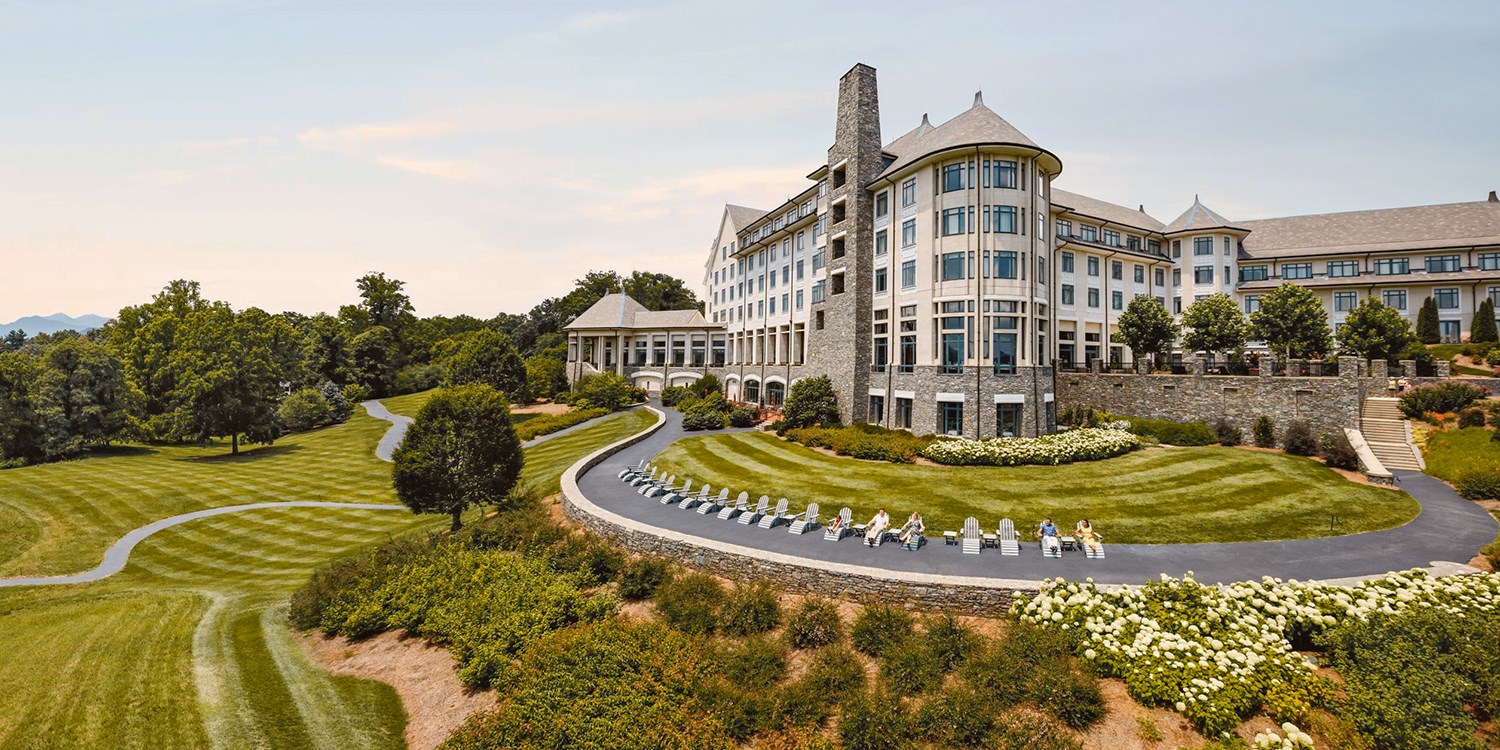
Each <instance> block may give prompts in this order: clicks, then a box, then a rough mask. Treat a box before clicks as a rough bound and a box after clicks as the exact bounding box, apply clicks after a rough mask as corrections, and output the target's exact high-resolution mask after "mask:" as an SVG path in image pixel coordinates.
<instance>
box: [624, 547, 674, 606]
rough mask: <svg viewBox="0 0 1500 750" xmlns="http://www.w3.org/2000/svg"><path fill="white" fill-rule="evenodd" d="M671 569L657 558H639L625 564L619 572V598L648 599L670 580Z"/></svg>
mask: <svg viewBox="0 0 1500 750" xmlns="http://www.w3.org/2000/svg"><path fill="white" fill-rule="evenodd" d="M671 578H672V569H671V568H670V567H668V566H667V561H666V560H663V559H661V558H659V557H641V558H637V559H635V560H631V561H630V562H627V563H625V567H624V568H623V569H622V570H621V571H620V596H621V597H622V598H625V599H631V600H640V599H650V598H651V597H652V595H654V594H655V593H656V590H657V589H659V588H661V586H662V584H664V583H666V582H667V581H669V580H671Z"/></svg>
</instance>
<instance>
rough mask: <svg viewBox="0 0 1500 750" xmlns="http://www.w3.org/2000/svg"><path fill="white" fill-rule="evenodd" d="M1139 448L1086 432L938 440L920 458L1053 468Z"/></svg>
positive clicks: (1118, 434) (1131, 438) (1116, 434)
mask: <svg viewBox="0 0 1500 750" xmlns="http://www.w3.org/2000/svg"><path fill="white" fill-rule="evenodd" d="M1140 444H1141V441H1140V438H1137V437H1136V436H1135V435H1132V434H1130V433H1128V432H1124V431H1121V430H1114V429H1098V428H1086V429H1081V430H1068V431H1067V432H1058V433H1054V434H1051V435H1043V436H1041V437H1034V438H1007V437H1002V438H993V439H990V440H939V441H937V442H935V443H933V444H932V445H929V446H927V447H926V448H924V449H923V450H922V455H923V456H925V457H927V458H929V459H931V460H933V461H936V462H938V463H940V464H951V465H955V466H1024V465H1029V464H1042V465H1045V466H1056V465H1058V464H1069V463H1073V462H1074V461H1097V460H1099V459H1101V458H1110V457H1112V456H1118V455H1121V454H1124V453H1129V452H1130V451H1132V450H1135V448H1136V447H1138V446H1139V445H1140Z"/></svg>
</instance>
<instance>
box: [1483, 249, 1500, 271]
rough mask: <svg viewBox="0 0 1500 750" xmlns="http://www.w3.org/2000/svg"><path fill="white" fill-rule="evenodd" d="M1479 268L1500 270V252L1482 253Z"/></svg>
mask: <svg viewBox="0 0 1500 750" xmlns="http://www.w3.org/2000/svg"><path fill="white" fill-rule="evenodd" d="M1479 270H1481V271H1500V253H1480V254H1479Z"/></svg>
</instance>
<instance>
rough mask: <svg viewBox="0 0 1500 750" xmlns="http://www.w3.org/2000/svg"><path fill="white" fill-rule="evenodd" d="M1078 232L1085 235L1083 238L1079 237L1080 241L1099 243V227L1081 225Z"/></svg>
mask: <svg viewBox="0 0 1500 750" xmlns="http://www.w3.org/2000/svg"><path fill="white" fill-rule="evenodd" d="M1078 231H1079V232H1080V233H1082V235H1083V236H1082V237H1079V239H1081V240H1083V241H1084V242H1098V241H1099V228H1098V227H1091V226H1089V225H1087V224H1080V225H1078Z"/></svg>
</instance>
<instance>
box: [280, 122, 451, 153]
mask: <svg viewBox="0 0 1500 750" xmlns="http://www.w3.org/2000/svg"><path fill="white" fill-rule="evenodd" d="M458 130H459V127H458V126H457V125H456V124H454V123H451V122H368V123H360V124H357V125H348V126H345V127H341V128H334V129H324V128H308V129H307V130H304V131H302V132H301V133H298V134H297V142H298V143H301V144H302V145H304V146H308V147H311V148H337V147H339V146H346V145H359V144H366V143H396V142H407V141H421V140H427V139H430V138H436V137H439V136H444V135H449V134H452V133H454V132H457V131H458Z"/></svg>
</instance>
